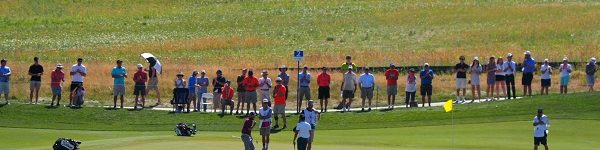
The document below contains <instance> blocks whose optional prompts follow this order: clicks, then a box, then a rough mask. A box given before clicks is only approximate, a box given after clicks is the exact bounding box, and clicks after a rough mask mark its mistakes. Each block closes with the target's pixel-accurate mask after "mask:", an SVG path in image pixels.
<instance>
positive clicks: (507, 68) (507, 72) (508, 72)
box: [502, 53, 517, 99]
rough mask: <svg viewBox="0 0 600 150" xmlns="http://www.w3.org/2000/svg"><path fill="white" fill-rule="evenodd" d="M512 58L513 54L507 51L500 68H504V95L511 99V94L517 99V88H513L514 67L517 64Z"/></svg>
mask: <svg viewBox="0 0 600 150" xmlns="http://www.w3.org/2000/svg"><path fill="white" fill-rule="evenodd" d="M512 58H513V55H512V54H511V53H508V54H507V55H506V62H504V64H502V68H503V69H504V76H505V78H504V81H505V82H506V92H507V95H506V97H507V98H508V99H511V96H512V98H513V99H517V90H516V89H515V71H516V70H515V69H516V68H517V65H516V63H515V61H513V60H512Z"/></svg>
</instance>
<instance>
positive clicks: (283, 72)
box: [277, 65, 290, 100]
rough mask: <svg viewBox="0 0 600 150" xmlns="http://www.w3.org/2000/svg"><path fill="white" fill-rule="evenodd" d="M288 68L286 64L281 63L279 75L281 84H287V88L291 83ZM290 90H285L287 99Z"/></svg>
mask: <svg viewBox="0 0 600 150" xmlns="http://www.w3.org/2000/svg"><path fill="white" fill-rule="evenodd" d="M287 70H288V68H287V67H286V66H285V65H281V67H279V74H278V75H277V77H279V78H281V84H283V86H285V89H289V87H288V85H289V84H290V75H289V74H288V73H287ZM289 92H290V91H289V90H286V91H285V100H287V99H288V94H289Z"/></svg>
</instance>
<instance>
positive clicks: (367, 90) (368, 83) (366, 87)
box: [358, 67, 375, 111]
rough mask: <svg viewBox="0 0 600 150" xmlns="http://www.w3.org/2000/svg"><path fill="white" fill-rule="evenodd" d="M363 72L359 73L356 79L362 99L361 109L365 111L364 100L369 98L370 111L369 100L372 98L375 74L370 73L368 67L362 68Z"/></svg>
mask: <svg viewBox="0 0 600 150" xmlns="http://www.w3.org/2000/svg"><path fill="white" fill-rule="evenodd" d="M364 71H365V73H363V74H361V75H360V77H359V79H358V86H359V87H360V98H361V99H362V105H361V111H365V101H366V100H367V99H368V100H369V109H368V110H367V111H371V100H372V99H373V89H375V88H374V87H375V76H373V74H371V73H370V72H371V69H370V68H369V67H365V68H364Z"/></svg>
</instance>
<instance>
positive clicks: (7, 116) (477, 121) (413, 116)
mask: <svg viewBox="0 0 600 150" xmlns="http://www.w3.org/2000/svg"><path fill="white" fill-rule="evenodd" d="M598 96H600V94H598V93H593V94H591V93H577V94H571V95H550V96H538V97H534V98H525V99H520V100H513V101H500V102H490V103H482V104H468V105H456V106H455V112H454V118H455V119H454V125H452V123H451V122H452V121H451V113H444V112H443V111H442V108H440V107H434V108H417V109H398V110H394V111H375V112H369V113H325V114H323V115H322V117H323V118H322V119H321V121H320V123H319V127H318V131H317V135H316V136H317V139H316V143H315V144H316V146H315V148H316V149H453V148H454V149H530V148H531V147H532V144H531V143H532V132H533V127H532V126H531V121H530V120H531V119H532V117H533V116H534V115H535V110H536V108H538V107H544V108H545V110H546V114H547V115H548V116H550V117H551V128H550V138H549V141H550V145H551V146H552V147H551V148H553V149H594V148H595V146H596V145H598V144H600V143H599V142H598V141H597V140H595V137H597V136H600V132H599V131H597V130H595V127H596V126H597V125H600V120H598V117H597V116H598V115H600V111H597V110H598V108H599V107H600V106H598V105H597V104H598V102H596V101H595V99H596V98H597V97H598ZM0 118H3V119H2V121H1V122H0V145H2V146H0V149H47V148H49V147H50V145H51V144H52V142H53V141H54V140H55V139H56V138H58V137H70V138H75V139H79V140H82V141H83V145H82V148H85V149H106V148H109V149H167V148H173V146H174V145H179V146H186V147H187V146H192V147H194V146H198V147H201V148H203V149H204V148H207V149H240V148H241V147H242V146H243V145H242V143H241V141H240V139H238V138H237V137H239V134H240V133H239V130H240V129H241V123H242V121H243V119H242V118H240V117H236V116H225V117H223V118H221V117H219V116H217V115H215V114H199V113H191V114H169V113H167V112H163V111H148V110H143V111H127V110H105V109H103V108H83V109H78V110H72V109H67V108H58V109H47V108H44V107H43V106H35V105H7V106H3V107H0ZM291 118H293V119H294V120H295V119H296V118H297V116H295V115H292V116H291ZM178 122H194V123H197V124H198V125H199V128H200V132H199V134H198V135H197V136H195V137H191V138H188V137H176V136H174V132H173V131H171V130H172V128H173V126H174V124H176V123H178ZM289 122H290V123H291V122H292V121H289ZM289 130H290V129H286V130H283V131H281V132H277V133H274V134H273V135H272V143H273V144H272V146H271V147H272V148H273V149H291V148H292V145H291V139H292V136H293V134H292V132H290V131H289ZM14 137H18V138H14ZM254 138H255V140H257V139H258V138H260V137H259V136H258V132H257V131H254ZM258 140H259V139H258ZM259 142H260V140H259ZM255 145H257V146H258V147H259V148H260V146H259V145H258V144H255Z"/></svg>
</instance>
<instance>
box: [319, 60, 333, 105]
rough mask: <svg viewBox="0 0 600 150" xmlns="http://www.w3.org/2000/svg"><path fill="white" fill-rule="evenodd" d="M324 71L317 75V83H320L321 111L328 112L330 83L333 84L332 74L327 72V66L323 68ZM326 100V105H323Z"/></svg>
mask: <svg viewBox="0 0 600 150" xmlns="http://www.w3.org/2000/svg"><path fill="white" fill-rule="evenodd" d="M321 69H322V70H323V72H322V73H321V74H319V76H317V84H318V85H319V100H320V101H321V112H327V104H328V103H329V95H330V93H329V91H330V89H329V84H331V76H330V75H329V74H327V68H326V67H323V68H321ZM323 101H325V107H323Z"/></svg>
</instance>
